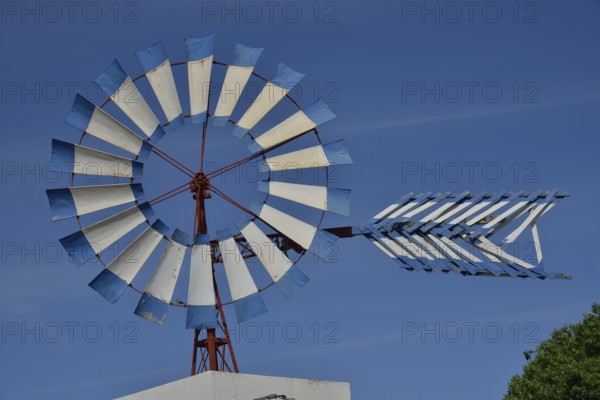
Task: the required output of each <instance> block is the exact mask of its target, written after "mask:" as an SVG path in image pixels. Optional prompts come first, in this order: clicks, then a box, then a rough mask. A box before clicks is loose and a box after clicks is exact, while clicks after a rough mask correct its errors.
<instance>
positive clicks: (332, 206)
mask: <svg viewBox="0 0 600 400" xmlns="http://www.w3.org/2000/svg"><path fill="white" fill-rule="evenodd" d="M258 190H259V191H261V192H264V193H268V194H271V195H273V196H277V197H281V198H283V199H287V200H290V201H294V202H296V203H300V204H304V205H306V206H309V207H313V208H317V209H319V210H324V211H329V212H333V213H336V214H340V215H345V216H348V215H350V190H349V189H333V188H327V187H325V186H313V185H300V184H296V183H286V182H275V181H268V182H264V181H261V182H259V185H258Z"/></svg>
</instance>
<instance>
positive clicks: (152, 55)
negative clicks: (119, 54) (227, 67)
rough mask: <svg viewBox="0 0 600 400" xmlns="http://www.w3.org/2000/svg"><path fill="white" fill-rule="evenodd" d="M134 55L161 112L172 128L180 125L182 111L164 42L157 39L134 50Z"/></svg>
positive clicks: (182, 123)
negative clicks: (142, 47) (147, 45)
mask: <svg viewBox="0 0 600 400" xmlns="http://www.w3.org/2000/svg"><path fill="white" fill-rule="evenodd" d="M135 55H136V56H137V59H138V61H139V62H140V64H141V65H142V68H143V69H144V72H145V73H146V78H148V82H150V86H152V90H154V94H156V97H157V98H158V102H159V103H160V106H161V107H162V110H163V112H164V113H165V115H166V116H167V121H169V126H171V128H173V129H178V128H180V127H182V126H183V125H184V124H185V122H184V120H183V112H182V111H181V104H179V96H178V94H177V88H176V87H175V78H173V71H172V70H171V63H170V62H169V57H167V50H166V48H165V43H164V42H163V41H162V40H159V41H158V42H156V43H154V44H153V45H152V46H150V47H148V48H146V49H144V50H140V51H138V52H136V53H135Z"/></svg>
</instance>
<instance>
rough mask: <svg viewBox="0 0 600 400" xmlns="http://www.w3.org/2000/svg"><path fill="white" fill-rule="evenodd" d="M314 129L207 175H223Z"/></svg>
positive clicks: (208, 176)
mask: <svg viewBox="0 0 600 400" xmlns="http://www.w3.org/2000/svg"><path fill="white" fill-rule="evenodd" d="M314 131H315V130H314V129H311V130H309V131H306V132H303V133H301V134H300V135H298V136H294V137H293V138H290V139H288V140H285V141H283V142H281V143H279V144H277V145H275V146H273V147H269V148H268V149H265V150H263V151H261V152H258V153H256V154H252V155H251V156H248V157H245V158H242V159H241V160H238V161H236V162H233V163H231V164H228V165H226V166H224V167H222V168H219V169H217V170H215V171H213V172H211V173H210V174H206V177H207V178H208V179H212V178H214V177H217V176H219V175H221V174H224V173H225V172H227V171H229V170H231V169H233V168H236V167H239V166H241V165H243V164H245V163H247V162H249V161H252V160H254V159H256V158H258V157H262V156H264V155H265V154H267V153H269V152H271V151H273V150H275V149H278V148H280V147H281V146H283V145H285V144H287V143H289V142H291V141H293V140H296V139H298V138H300V137H302V136H304V135H306V134H307V133H309V132H314Z"/></svg>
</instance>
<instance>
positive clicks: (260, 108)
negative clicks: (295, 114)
mask: <svg viewBox="0 0 600 400" xmlns="http://www.w3.org/2000/svg"><path fill="white" fill-rule="evenodd" d="M302 78H304V74H301V73H299V72H296V71H294V70H293V69H291V68H289V67H287V66H285V65H284V64H279V65H278V66H277V70H276V71H275V75H274V76H273V78H271V80H270V81H269V82H267V84H266V85H265V87H264V88H263V89H262V90H261V92H260V93H259V95H258V97H257V98H256V99H255V100H254V102H253V103H252V105H251V106H250V108H248V110H246V113H245V114H244V115H243V116H242V118H240V120H239V121H238V123H237V125H236V127H235V129H234V130H233V134H234V135H235V136H237V137H239V138H241V137H244V135H246V133H248V131H249V130H251V129H252V128H254V126H255V125H256V124H257V123H258V122H259V121H260V120H261V119H262V118H263V117H264V116H265V115H267V113H268V112H269V111H271V109H273V107H275V105H277V103H279V102H280V101H281V99H283V98H284V97H285V96H286V95H287V94H288V93H289V92H290V90H292V89H293V88H294V87H295V86H296V85H297V84H298V83H299V82H300V81H301V80H302Z"/></svg>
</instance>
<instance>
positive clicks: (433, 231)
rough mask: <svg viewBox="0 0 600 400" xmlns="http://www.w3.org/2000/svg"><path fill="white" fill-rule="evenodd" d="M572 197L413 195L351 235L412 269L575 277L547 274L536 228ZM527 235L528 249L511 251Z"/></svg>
mask: <svg viewBox="0 0 600 400" xmlns="http://www.w3.org/2000/svg"><path fill="white" fill-rule="evenodd" d="M568 196H569V195H568V194H567V193H560V192H557V191H548V192H535V193H525V192H516V193H512V192H500V193H487V192H483V193H480V194H472V193H470V192H464V193H461V194H455V193H444V194H435V195H434V194H432V193H422V194H413V193H409V194H407V195H405V196H404V197H402V198H401V199H399V200H398V201H396V202H395V203H394V204H392V205H390V206H389V207H387V208H386V209H384V210H383V211H381V212H380V213H379V214H377V215H375V216H374V217H373V218H372V219H371V220H370V221H369V222H368V223H367V224H366V225H364V226H361V227H354V228H353V229H352V233H351V236H364V237H366V238H367V239H369V240H370V241H371V242H372V243H373V244H374V245H375V246H376V247H377V248H379V249H380V250H381V251H383V252H384V253H386V254H387V255H388V256H390V257H391V258H392V259H394V260H396V261H397V262H398V264H399V265H400V266H401V267H402V268H405V269H406V270H409V271H426V272H443V273H449V272H455V273H458V274H461V275H464V276H496V277H513V278H534V279H570V276H568V275H564V274H560V273H551V272H547V271H546V270H545V268H544V262H543V256H542V248H541V243H540V238H539V233H538V227H537V223H538V220H539V219H540V218H541V217H542V216H543V215H545V214H546V213H547V212H548V211H550V210H551V209H552V208H554V206H555V205H556V204H557V203H558V202H560V201H561V200H563V199H564V198H566V197H568ZM332 231H333V232H335V230H332ZM527 231H529V233H530V234H531V241H530V242H527V245H526V246H525V247H526V248H528V249H529V251H525V253H527V254H526V255H527V257H519V254H518V251H513V250H514V249H510V248H509V247H514V246H515V245H516V244H518V242H517V239H518V238H520V237H522V236H523V235H524V234H525V233H526V232H527ZM338 234H339V232H338ZM346 234H347V232H346ZM340 236H341V235H340ZM513 253H516V254H513ZM530 258H534V259H533V260H530Z"/></svg>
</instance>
